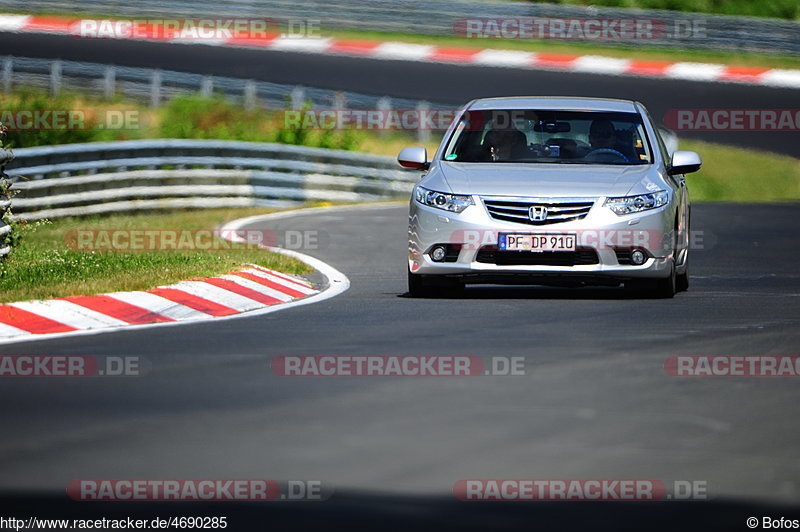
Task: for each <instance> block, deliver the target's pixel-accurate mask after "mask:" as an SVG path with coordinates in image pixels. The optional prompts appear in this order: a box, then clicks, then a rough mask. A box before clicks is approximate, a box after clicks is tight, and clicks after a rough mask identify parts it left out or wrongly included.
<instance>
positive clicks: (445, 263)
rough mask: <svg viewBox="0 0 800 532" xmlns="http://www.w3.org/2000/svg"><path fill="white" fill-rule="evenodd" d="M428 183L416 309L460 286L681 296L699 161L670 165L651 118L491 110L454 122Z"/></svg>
mask: <svg viewBox="0 0 800 532" xmlns="http://www.w3.org/2000/svg"><path fill="white" fill-rule="evenodd" d="M457 116H458V118H457V119H456V120H455V121H454V122H453V124H452V125H451V126H450V128H449V129H448V131H447V132H446V134H445V136H444V139H443V141H442V143H441V145H440V146H439V148H438V150H437V151H436V154H435V155H434V156H433V159H432V160H429V159H428V156H427V152H426V150H425V148H405V149H404V150H403V151H401V152H400V155H399V156H398V161H399V163H400V165H401V166H403V167H405V168H412V169H416V170H422V171H424V172H425V173H424V174H423V176H422V179H421V180H420V181H419V183H417V184H416V185H415V187H414V190H413V192H412V197H411V206H410V212H409V226H408V288H409V293H410V294H411V296H413V297H425V296H437V295H442V294H449V293H452V292H453V291H458V290H461V289H463V288H464V285H465V284H541V285H556V286H585V285H607V286H619V285H620V284H623V283H624V285H625V287H626V288H629V289H632V290H634V291H636V292H637V293H641V294H643V295H648V296H655V297H672V296H673V295H675V293H676V292H678V291H681V290H686V288H687V287H688V284H689V278H688V258H689V257H688V252H689V238H688V236H689V211H690V206H689V196H688V193H687V187H686V183H685V180H684V177H683V176H684V174H687V173H689V172H695V171H697V170H698V169H699V168H700V164H701V161H700V157H699V156H698V155H697V154H696V153H694V152H688V151H675V152H674V153H670V152H669V150H668V149H667V146H666V145H665V142H664V140H663V139H662V136H661V134H660V132H659V131H658V129H657V128H656V127H655V125H654V124H653V121H652V119H651V118H650V116H649V115H648V112H647V109H645V107H644V106H643V105H642V104H640V103H638V102H633V101H625V100H611V99H596V98H555V97H522V98H488V99H480V100H474V101H472V102H470V103H469V104H467V105H466V106H465V107H464V108H463V109H462V110H461V111H460V112H459V113H458V114H457Z"/></svg>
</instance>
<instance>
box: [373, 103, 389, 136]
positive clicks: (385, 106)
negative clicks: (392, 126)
mask: <svg viewBox="0 0 800 532" xmlns="http://www.w3.org/2000/svg"><path fill="white" fill-rule="evenodd" d="M375 108H376V109H377V110H378V111H380V113H381V116H382V117H383V120H384V122H386V123H388V118H389V113H390V112H391V111H392V101H391V100H390V99H389V98H388V97H387V96H383V97H381V98H378V103H376V104H375ZM388 134H389V132H388V131H387V130H385V129H382V130H381V132H380V133H379V135H380V136H381V137H386V136H387V135H388Z"/></svg>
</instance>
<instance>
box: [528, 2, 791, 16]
mask: <svg viewBox="0 0 800 532" xmlns="http://www.w3.org/2000/svg"><path fill="white" fill-rule="evenodd" d="M537 1H539V2H546V3H548V4H573V5H582V6H589V5H592V6H597V7H623V8H631V7H633V8H639V9H667V10H671V11H684V12H691V13H709V14H714V15H738V16H747V17H772V18H783V19H789V20H797V19H798V18H800V4H799V3H798V2H797V0H760V1H754V0H537Z"/></svg>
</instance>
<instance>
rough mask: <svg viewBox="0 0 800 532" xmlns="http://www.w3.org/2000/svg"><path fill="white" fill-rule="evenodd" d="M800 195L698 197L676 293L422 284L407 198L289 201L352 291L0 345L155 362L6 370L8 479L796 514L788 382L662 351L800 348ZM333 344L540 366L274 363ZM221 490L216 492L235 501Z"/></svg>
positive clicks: (302, 508)
mask: <svg viewBox="0 0 800 532" xmlns="http://www.w3.org/2000/svg"><path fill="white" fill-rule="evenodd" d="M699 178H700V177H698V179H699ZM692 179H693V176H690V177H689V182H690V184H691V180H692ZM798 215H800V205H797V204H783V205H769V204H767V205H739V204H700V205H695V206H694V208H693V224H694V227H693V229H694V230H695V231H701V232H702V235H703V243H702V249H695V250H693V251H692V255H691V273H692V275H691V286H690V290H689V291H688V292H685V293H681V294H679V295H677V296H676V297H675V299H672V300H648V299H633V298H631V297H629V296H628V295H627V294H626V293H625V292H624V291H623V290H622V289H614V288H580V289H559V288H537V287H522V288H515V287H496V288H487V287H470V288H468V289H467V292H466V294H465V297H463V298H460V299H443V300H418V299H410V298H408V297H406V294H405V291H406V288H405V264H404V259H405V246H406V241H405V237H406V234H405V233H406V221H407V218H406V207H405V206H404V205H399V204H384V205H377V206H375V208H368V209H357V210H331V211H329V212H325V213H321V214H306V215H298V216H297V217H293V218H287V219H283V220H276V221H274V222H271V223H270V224H269V225H268V226H265V228H269V229H272V230H274V231H276V232H280V231H282V230H286V229H292V230H309V231H318V232H319V233H320V234H322V235H324V237H325V238H323V239H322V241H323V242H324V246H322V247H321V248H320V249H315V250H312V249H307V250H303V251H304V252H306V253H309V254H311V255H313V256H315V257H317V258H320V259H323V260H325V261H326V262H328V263H329V264H331V265H332V266H334V267H335V268H337V269H339V270H340V271H342V272H344V273H345V274H346V275H347V276H348V277H349V278H350V281H351V283H352V286H351V288H350V290H349V291H348V292H346V293H344V294H343V295H340V296H338V297H336V298H333V299H330V300H327V301H324V302H321V303H318V304H314V305H308V306H304V307H299V308H295V309H289V310H286V311H282V312H278V313H274V314H269V315H266V316H261V317H252V318H242V319H237V320H230V321H226V322H220V323H210V324H208V323H204V324H199V325H185V326H181V327H166V328H154V329H148V330H146V331H141V332H135V331H127V332H126V331H122V332H113V333H108V334H100V335H96V336H82V337H73V338H62V339H57V340H49V341H48V340H43V341H38V342H29V343H21V344H16V345H4V346H0V354H7V355H8V354H14V355H19V354H40V355H41V354H46V355H55V354H71V355H76V354H81V355H94V356H98V357H102V356H106V355H125V356H139V357H142V358H143V359H144V360H145V361H146V366H147V367H148V368H149V371H148V372H147V373H146V374H144V375H142V376H139V377H116V378H111V377H106V378H100V377H97V378H82V379H68V378H63V379H6V380H4V382H3V386H2V387H0V404H2V405H3V416H2V421H3V423H2V426H3V429H2V430H3V437H2V440H0V492H4V493H7V494H9V495H8V497H12V496H13V497H15V499H14V500H13V501H11V499H9V498H8V497H6V499H5V500H6V503H7V504H11V503H12V502H13V504H14V506H13V507H14V508H15V509H20V511H22V509H26V508H28V509H31V513H35V512H33V509H35V508H42V507H44V506H37V505H36V503H35V502H32V500H30V499H25V498H24V496H25V495H26V494H32V495H33V494H38V495H45V494H46V495H49V496H51V497H52V504H50V503H48V504H47V505H46V507H47V508H53V509H54V510H53V512H54V513H56V512H61V514H60V515H66V514H77V513H82V514H85V513H88V512H94V513H101V514H103V515H111V514H122V515H125V514H126V513H127V514H131V513H133V512H135V513H136V515H140V514H145V515H151V514H153V513H155V514H158V513H161V514H162V515H164V514H168V513H170V512H172V513H173V514H174V513H175V512H177V511H179V510H180V511H182V512H186V511H190V510H191V507H190V508H188V510H187V507H186V506H185V505H184V506H180V505H177V506H176V505H175V504H174V503H173V504H163V505H160V506H159V505H158V504H154V503H150V504H148V505H144V504H143V505H141V506H136V504H137V503H131V504H130V505H128V506H124V505H121V504H116V503H114V504H111V503H87V502H83V503H72V502H71V501H69V500H68V499H66V497H65V496H64V495H63V494H64V489H65V487H66V485H67V484H68V483H69V482H70V481H72V480H74V479H81V478H83V479H86V478H107V479H108V478H274V479H319V480H322V481H323V482H330V483H333V485H334V486H335V488H336V490H337V495H336V496H335V497H334V499H331V501H329V502H297V503H289V504H288V505H287V504H282V503H267V507H266V508H265V507H262V506H257V505H252V504H251V505H245V504H242V505H239V506H237V507H236V508H233V509H232V507H230V506H222V505H220V506H219V508H220V509H225V510H226V511H228V512H229V513H230V512H233V515H235V516H238V517H239V518H240V519H242V520H247V519H252V520H254V521H258V520H260V521H259V522H261V524H262V527H263V526H264V524H265V523H269V524H281V525H286V524H294V525H298V523H302V524H304V525H307V526H309V527H310V526H312V525H313V526H323V525H325V524H327V525H331V526H332V524H342V523H343V522H346V521H347V519H354V518H355V517H356V516H357V517H358V518H359V519H366V520H368V521H369V520H374V522H375V523H382V525H381V526H379V527H378V528H376V529H380V530H411V529H415V530H423V529H424V530H428V529H429V530H443V529H446V526H445V523H447V525H449V526H452V527H453V529H461V530H470V529H474V530H479V529H484V530H510V529H513V528H518V527H520V526H522V525H525V526H524V528H525V529H542V530H556V529H563V530H567V529H575V530H586V529H592V530H655V529H664V530H669V529H671V530H689V529H693V530H694V529H697V530H739V529H745V523H744V521H745V519H746V518H747V517H748V516H750V515H756V516H760V515H762V514H763V515H768V514H769V515H774V516H775V517H779V516H787V517H789V516H794V517H795V518H796V517H797V515H796V514H797V511H798V510H797V507H796V506H794V505H795V504H796V501H797V500H798V496H800V486H798V484H797V481H798V478H800V465H798V464H800V446H798V442H799V441H800V428H798V424H797V423H796V405H797V403H798V400H800V389H798V387H797V382H796V380H795V379H792V378H676V377H672V376H669V375H668V374H667V373H666V372H665V370H664V369H663V364H664V362H665V359H666V358H667V357H668V356H670V355H678V354H682V355H764V354H767V355H796V354H797V346H798V345H800V327H798V325H799V323H798V322H800V274H798V272H797V264H798V260H800V250H798V247H797V235H796V229H797V217H798ZM256 226H257V225H255V226H254V227H256ZM328 354H331V355H423V354H430V355H437V354H438V355H442V354H447V355H453V354H455V355H463V354H469V355H478V356H482V357H489V356H508V357H512V356H520V357H524V359H525V369H526V374H525V375H524V376H478V377H470V378H458V377H449V378H395V379H392V378H319V377H317V378H306V377H295V378H287V377H280V376H277V375H275V374H273V373H272V372H271V370H270V368H269V361H270V360H271V359H272V357H275V356H279V355H328ZM465 478H540V479H541V478H550V479H559V478H565V479H572V478H583V479H589V478H618V479H625V478H641V479H660V480H663V481H665V482H670V483H671V482H672V481H673V480H679V479H682V480H700V481H706V482H707V483H708V495H709V498H710V499H711V500H710V501H707V502H697V501H693V502H690V503H679V502H675V501H672V502H668V501H664V502H660V503H603V504H598V503H590V502H582V503H576V504H579V505H581V506H579V508H581V509H582V510H581V511H579V512H576V511H574V510H575V509H576V508H578V506H576V504H572V505H570V503H561V504H555V503H538V504H527V503H513V502H512V503H504V504H495V503H468V502H460V501H456V500H455V499H454V498H453V497H452V494H451V490H452V488H453V485H454V483H455V482H456V481H457V480H459V479H465ZM184 504H186V503H184ZM270 504H272V505H273V506H268V505H270ZM292 505H294V506H292ZM639 505H641V506H639ZM178 506H180V507H179V508H178ZM9 507H11V506H9ZM176 508H178V509H177V510H176ZM210 508H211V510H209V506H205V507H202V512H212V513H220V512H216V510H215V509H214V508H215V507H214V506H213V505H211V506H210ZM173 510H174V511H173ZM198 511H199V510H198ZM221 513H225V512H221ZM234 520H235V519H234ZM362 522H363V521H362ZM423 525H424V526H423ZM587 527H588V528H587ZM661 527H663V528H661ZM254 529H255V528H254ZM298 529H307V528H305V527H304V526H303V527H300V528H298Z"/></svg>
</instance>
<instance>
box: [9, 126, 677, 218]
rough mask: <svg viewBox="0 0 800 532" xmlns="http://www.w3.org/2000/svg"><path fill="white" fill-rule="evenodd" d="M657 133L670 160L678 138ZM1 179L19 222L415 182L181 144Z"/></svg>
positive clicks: (306, 155)
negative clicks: (8, 184)
mask: <svg viewBox="0 0 800 532" xmlns="http://www.w3.org/2000/svg"><path fill="white" fill-rule="evenodd" d="M664 133H666V134H665V140H666V142H667V144H668V146H669V150H670V152H671V151H674V149H676V148H677V138H676V137H675V136H674V135H672V134H671V133H669V132H664ZM8 171H9V175H10V176H11V179H12V182H13V187H14V190H15V191H16V194H15V195H14V197H13V198H12V199H11V206H12V207H13V217H14V218H15V219H21V220H39V219H44V218H60V217H66V216H85V215H91V214H104V213H113V212H131V211H145V210H153V209H169V208H213V207H247V206H292V205H298V204H301V203H304V202H308V201H368V200H382V199H397V198H407V197H408V195H409V193H410V191H411V188H412V186H413V184H414V183H415V182H416V181H417V178H418V176H417V175H416V174H414V173H410V172H406V171H403V170H399V169H398V168H397V163H396V161H395V159H394V157H388V156H379V155H370V154H363V153H357V152H348V151H342V150H330V149H324V148H309V147H305V146H292V145H286V144H271V143H256V142H241V141H219V140H187V139H156V140H132V141H123V142H90V143H85V144H64V145H59V146H41V147H36V148H22V149H19V150H17V151H16V153H15V159H14V161H13V163H12V165H11V168H9V169H8ZM0 231H2V230H1V229H0ZM0 234H2V233H0Z"/></svg>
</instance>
